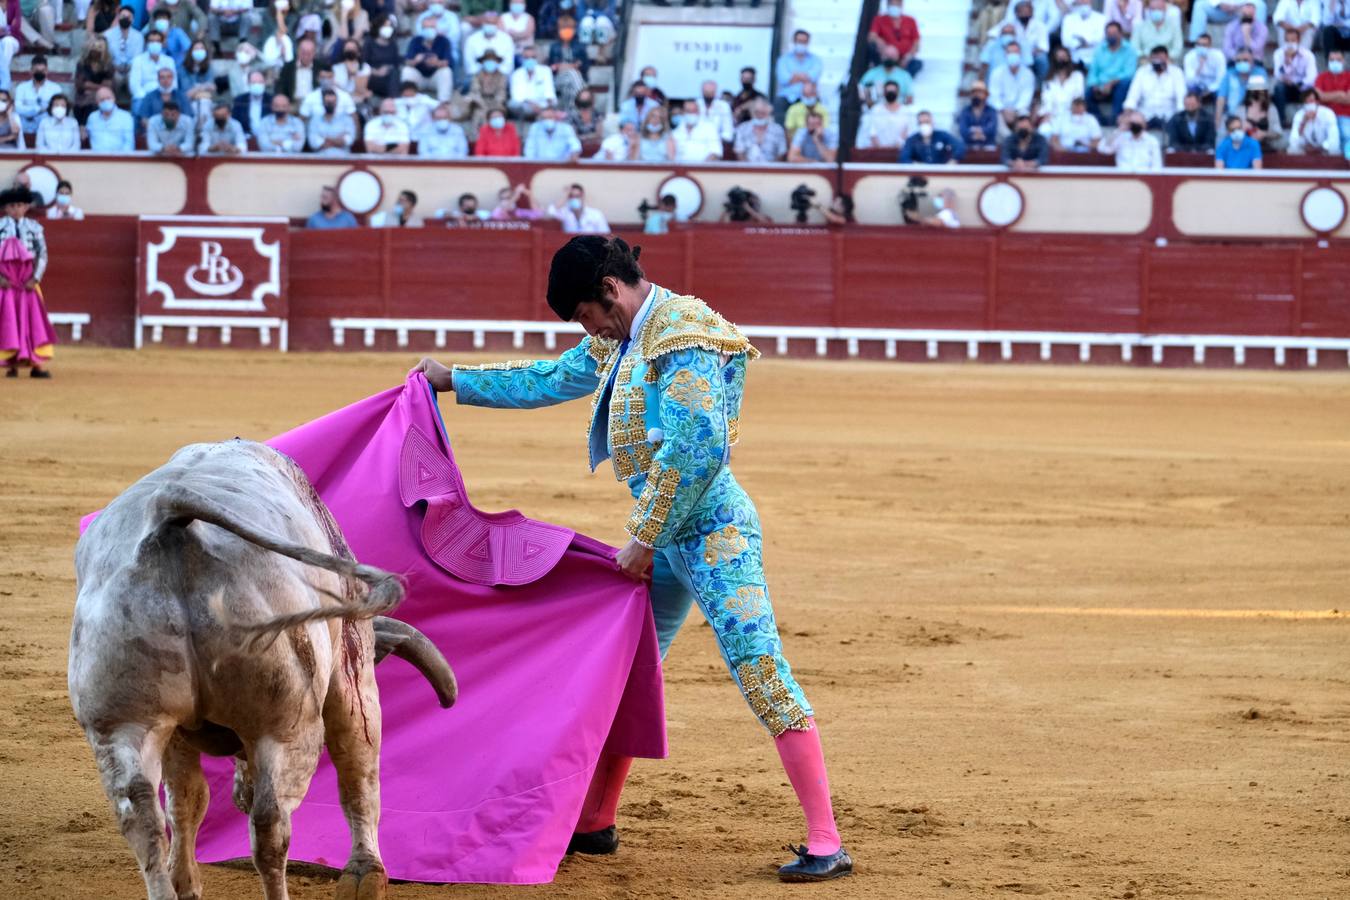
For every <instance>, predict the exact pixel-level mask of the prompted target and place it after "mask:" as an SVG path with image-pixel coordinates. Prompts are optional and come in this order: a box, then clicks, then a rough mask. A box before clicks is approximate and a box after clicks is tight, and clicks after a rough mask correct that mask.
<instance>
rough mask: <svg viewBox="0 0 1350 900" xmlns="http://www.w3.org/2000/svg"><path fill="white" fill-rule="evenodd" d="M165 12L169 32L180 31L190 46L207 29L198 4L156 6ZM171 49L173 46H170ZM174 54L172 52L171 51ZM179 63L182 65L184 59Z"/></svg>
mask: <svg viewBox="0 0 1350 900" xmlns="http://www.w3.org/2000/svg"><path fill="white" fill-rule="evenodd" d="M161 9H162V10H164V11H165V12H167V13H168V14H169V30H170V31H171V32H172V31H173V30H174V29H178V30H179V31H181V32H183V35H184V36H185V37H187V39H188V45H189V46H191V42H192V39H193V38H195V37H197V36H199V35H200V34H201V33H202V32H203V31H205V29H206V14H205V13H203V12H202V10H201V8H200V7H199V6H197V4H196V3H191V2H184V0H161V2H160V3H158V4H157V5H156V6H155V11H156V12H158V11H160V10H161ZM78 10H79V4H78V3H77V4H76V11H77V12H78ZM169 46H170V47H172V46H173V45H172V44H170V45H169ZM170 52H172V51H170ZM178 62H179V63H180V64H181V63H182V62H183V60H182V59H179V60H178Z"/></svg>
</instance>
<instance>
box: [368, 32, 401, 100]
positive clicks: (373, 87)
mask: <svg viewBox="0 0 1350 900" xmlns="http://www.w3.org/2000/svg"><path fill="white" fill-rule="evenodd" d="M361 56H362V58H364V59H365V61H366V62H367V63H368V64H369V65H370V79H369V83H370V92H371V94H373V95H374V96H376V97H378V98H380V99H384V98H386V97H393V96H394V95H395V94H397V93H398V76H399V72H400V71H402V68H403V58H402V56H401V55H400V54H399V52H398V44H397V43H395V42H394V20H393V19H392V18H391V17H388V16H382V17H381V18H380V19H379V21H378V22H377V23H376V25H375V31H374V33H373V34H370V35H367V36H366V45H365V47H363V48H362V51H361Z"/></svg>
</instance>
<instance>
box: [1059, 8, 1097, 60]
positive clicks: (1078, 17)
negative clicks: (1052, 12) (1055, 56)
mask: <svg viewBox="0 0 1350 900" xmlns="http://www.w3.org/2000/svg"><path fill="white" fill-rule="evenodd" d="M1059 40H1060V43H1062V44H1063V45H1064V46H1065V47H1067V48H1068V49H1069V53H1070V54H1072V56H1073V61H1074V62H1076V63H1078V64H1079V65H1083V66H1086V65H1087V64H1088V63H1090V62H1092V53H1093V51H1094V50H1096V49H1097V45H1098V44H1100V43H1101V42H1102V41H1104V40H1106V14H1105V13H1099V12H1097V11H1096V10H1095V9H1093V8H1092V0H1074V7H1073V9H1071V10H1069V12H1068V13H1067V14H1065V16H1064V22H1063V24H1062V25H1061V26H1060V29H1059Z"/></svg>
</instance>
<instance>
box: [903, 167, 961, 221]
mask: <svg viewBox="0 0 1350 900" xmlns="http://www.w3.org/2000/svg"><path fill="white" fill-rule="evenodd" d="M955 207H956V192H955V191H953V190H952V189H951V188H943V189H942V190H941V191H939V192H937V193H936V194H930V193H929V192H928V179H926V178H924V177H923V176H921V175H915V176H914V177H913V178H911V179H910V180H909V184H908V185H907V186H906V187H905V190H904V191H903V192H902V193H901V194H900V215H901V216H902V217H903V218H904V220H905V224H906V225H919V226H921V227H926V228H960V227H961V221H960V220H959V219H957V217H956V209H955Z"/></svg>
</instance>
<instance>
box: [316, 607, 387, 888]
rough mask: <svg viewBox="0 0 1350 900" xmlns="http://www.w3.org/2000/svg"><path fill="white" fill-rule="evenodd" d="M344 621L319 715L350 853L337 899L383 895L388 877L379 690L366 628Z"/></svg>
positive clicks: (339, 884) (339, 883)
mask: <svg viewBox="0 0 1350 900" xmlns="http://www.w3.org/2000/svg"><path fill="white" fill-rule="evenodd" d="M358 628H359V626H356V625H354V624H352V623H349V622H344V623H343V644H344V647H343V652H344V654H345V655H346V657H347V658H346V659H345V661H344V670H343V671H342V672H341V673H340V674H339V675H338V676H337V677H335V678H334V679H333V684H332V687H331V688H330V689H329V691H328V698H327V700H326V701H325V703H324V709H323V718H324V729H325V735H324V740H325V742H326V743H327V745H328V755H329V756H330V757H332V760H333V767H334V768H335V769H336V770H337V776H338V790H339V792H340V793H341V798H342V812H343V814H344V815H346V817H347V827H348V828H349V829H350V830H351V833H352V852H351V856H350V857H348V859H347V865H346V867H344V868H343V870H342V878H341V879H340V880H339V881H338V889H337V900H382V898H383V897H384V896H385V893H386V886H387V885H388V883H389V878H388V876H387V875H386V874H385V870H384V863H383V862H382V861H381V860H380V843H379V825H380V695H379V689H378V688H377V687H376V685H375V663H374V657H373V655H372V651H373V648H372V647H371V646H370V644H369V643H368V640H369V632H368V631H364V630H360V631H359V630H358Z"/></svg>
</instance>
